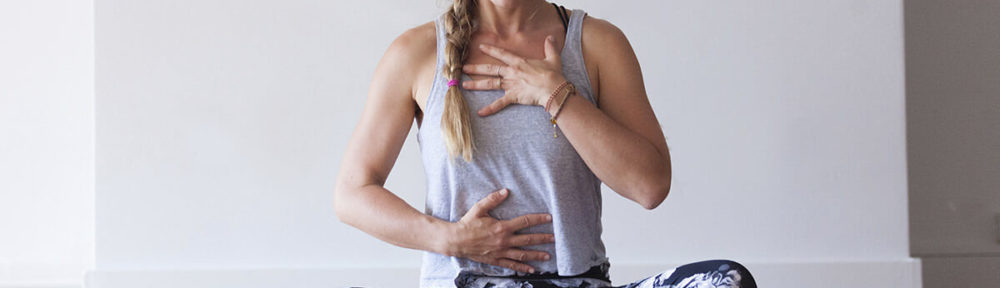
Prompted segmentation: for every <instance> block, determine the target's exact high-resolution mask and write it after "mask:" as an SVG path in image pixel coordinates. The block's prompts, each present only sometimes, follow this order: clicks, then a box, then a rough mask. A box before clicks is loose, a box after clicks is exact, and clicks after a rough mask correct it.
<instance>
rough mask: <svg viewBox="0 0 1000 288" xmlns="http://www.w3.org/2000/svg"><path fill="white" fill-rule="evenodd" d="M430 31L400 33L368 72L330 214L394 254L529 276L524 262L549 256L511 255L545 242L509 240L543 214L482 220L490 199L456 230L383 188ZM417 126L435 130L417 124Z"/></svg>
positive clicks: (494, 197) (428, 27) (431, 46)
mask: <svg viewBox="0 0 1000 288" xmlns="http://www.w3.org/2000/svg"><path fill="white" fill-rule="evenodd" d="M433 33H434V26H433V23H428V24H425V25H424V26H420V27H417V28H415V29H412V30H410V31H407V32H406V33H404V34H403V35H402V36H400V37H399V38H397V39H396V41H394V42H393V44H392V45H391V46H390V47H389V49H388V51H386V53H385V56H383V58H382V61H380V62H379V65H378V67H377V68H376V69H375V75H374V77H373V79H372V83H371V87H370V90H369V91H370V92H369V95H368V100H367V103H366V104H365V109H364V112H362V116H361V121H360V122H359V123H358V125H357V127H355V130H354V133H353V134H352V135H351V140H350V142H349V143H348V145H347V151H346V152H345V153H344V158H343V160H342V163H341V167H340V172H339V174H338V177H337V185H336V192H335V196H334V209H335V210H336V212H337V217H338V218H339V219H340V220H341V221H342V222H344V223H347V224H348V225H351V226H353V227H355V228H358V229H360V230H362V231H364V232H365V233H368V234H370V235H372V236H375V237H376V238H378V239H380V240H382V241H385V242H388V243H391V244H394V245H396V246H400V247H405V248H410V249H418V250H424V251H430V252H435V253H438V254H442V255H448V256H455V257H463V258H468V259H471V260H474V261H477V262H481V263H486V264H490V265H496V266H503V267H506V268H510V269H514V270H517V271H521V272H529V273H533V272H534V269H533V268H532V267H531V266H528V265H526V264H523V263H522V262H525V261H531V260H536V261H539V260H541V261H544V260H549V259H550V257H551V255H548V254H547V253H545V252H540V251H529V250H524V249H520V248H519V247H523V246H531V245H536V244H544V243H552V242H554V241H555V237H554V235H552V234H542V233H532V234H515V232H517V231H520V230H522V229H524V228H527V227H531V226H535V225H539V224H544V223H548V222H550V221H551V217H550V215H548V214H529V215H522V216H519V217H516V218H514V219H510V220H504V221H500V220H497V219H495V218H493V217H491V216H490V215H489V214H488V212H489V211H490V210H491V209H493V208H495V207H496V206H497V205H499V204H500V203H502V202H503V201H504V200H505V199H506V198H507V194H508V191H506V190H505V189H504V190H500V191H494V193H491V194H490V196H487V197H486V198H484V199H482V200H480V201H479V202H477V203H476V205H475V206H474V207H470V210H469V212H468V213H466V215H464V216H463V217H462V218H461V219H460V220H459V221H457V222H454V223H452V222H448V221H444V220H441V219H438V218H435V217H433V216H430V215H426V214H423V213H421V212H420V211H417V210H416V209H414V208H413V207H412V206H410V205H409V204H408V203H406V201H403V200H402V199H400V198H399V197H397V196H396V195H395V194H393V193H392V192H390V191H389V190H386V189H385V188H384V187H383V184H385V181H386V179H387V178H388V176H389V172H390V171H391V170H392V166H393V165H394V164H395V162H396V158H397V157H398V156H399V152H400V149H401V148H402V145H403V143H404V141H405V140H406V139H405V138H406V135H407V132H408V131H409V129H410V127H411V126H412V124H413V119H414V116H415V113H416V112H415V111H416V109H417V107H418V106H417V105H416V103H415V101H414V100H413V97H412V96H413V95H414V93H415V90H416V85H414V84H415V83H416V81H417V79H418V78H419V77H417V76H415V75H418V73H415V72H414V71H420V69H422V68H421V67H422V66H421V65H422V64H426V63H422V61H428V59H427V58H430V59H429V61H432V64H433V60H435V58H434V57H425V56H426V55H434V53H435V50H436V46H435V38H434V37H435V35H434V34H433ZM422 125H438V123H424V124H422Z"/></svg>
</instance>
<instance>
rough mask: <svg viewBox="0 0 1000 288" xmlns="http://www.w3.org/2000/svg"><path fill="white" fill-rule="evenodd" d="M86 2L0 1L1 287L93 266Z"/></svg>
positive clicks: (68, 275)
mask: <svg viewBox="0 0 1000 288" xmlns="http://www.w3.org/2000/svg"><path fill="white" fill-rule="evenodd" d="M93 11H94V10H93V4H92V2H91V1H79V0H39V1H0V287H34V285H40V286H44V287H48V288H57V287H64V286H70V287H71V285H76V287H79V284H80V283H81V281H82V280H83V277H84V276H83V274H84V271H86V270H87V269H92V268H93V267H94V14H93Z"/></svg>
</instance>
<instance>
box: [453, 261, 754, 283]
mask: <svg viewBox="0 0 1000 288" xmlns="http://www.w3.org/2000/svg"><path fill="white" fill-rule="evenodd" d="M595 270H596V272H597V274H598V276H599V277H569V278H564V277H556V278H550V279H539V278H533V279H523V278H516V277H490V276H481V275H473V274H465V273H462V274H459V276H458V278H456V279H455V285H456V286H457V287H459V288H570V287H574V288H757V283H756V282H755V281H754V279H753V275H750V271H749V270H747V268H746V267H743V265H742V264H740V263H737V262H735V261H730V260H709V261H702V262H695V263H690V264H686V265H683V266H680V267H677V268H674V269H672V270H668V271H665V272H663V273H660V274H657V275H654V276H651V277H648V278H646V279H642V280H639V281H636V282H633V283H631V284H628V285H625V286H614V287H613V286H611V285H610V284H609V283H610V281H608V276H607V272H608V265H602V266H600V267H594V269H592V271H595ZM596 278H602V279H596Z"/></svg>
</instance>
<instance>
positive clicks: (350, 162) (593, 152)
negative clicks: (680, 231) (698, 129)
mask: <svg viewBox="0 0 1000 288" xmlns="http://www.w3.org/2000/svg"><path fill="white" fill-rule="evenodd" d="M370 89H371V90H370V93H369V96H368V100H367V104H366V105H365V109H364V112H363V114H362V118H361V121H360V122H359V124H358V126H357V127H356V129H355V132H354V134H353V135H352V136H351V140H350V143H349V145H348V147H347V151H346V153H345V155H344V158H343V164H342V166H341V169H340V174H339V176H338V181H337V189H336V197H335V198H336V199H335V204H336V207H335V209H336V211H337V215H338V217H339V218H340V219H341V221H343V222H345V223H347V224H349V225H352V226H354V227H356V228H358V229H361V230H362V231H365V232H366V233H369V234H371V235H373V236H375V237H377V238H379V239H381V240H383V241H386V242H389V243H392V244H395V245H398V246H401V247H406V248H412V249H420V250H423V251H426V253H424V259H423V266H422V269H421V279H420V287H456V286H457V287H522V286H525V287H608V286H610V285H611V283H610V280H609V277H608V267H609V265H610V264H609V263H608V259H607V257H606V256H605V250H604V244H603V243H602V242H601V237H600V236H601V221H600V214H601V195H600V185H601V182H604V183H606V184H607V185H608V187H610V188H611V189H612V190H614V191H615V192H617V193H618V194H621V195H622V196H624V197H626V198H628V199H630V200H633V201H635V202H636V203H638V204H639V205H641V206H642V207H644V208H646V209H653V208H655V207H657V206H658V205H659V204H660V203H661V202H662V201H663V199H664V198H666V196H667V193H668V191H669V189H670V177H671V176H670V175H671V170H670V155H669V152H668V151H667V144H666V140H665V139H664V137H663V134H662V132H661V130H660V127H659V124H658V122H657V120H656V117H655V115H654V114H653V110H652V108H651V107H650V105H649V101H648V99H647V98H646V93H645V88H644V87H643V82H642V75H641V72H640V69H639V63H638V62H637V60H636V57H635V54H634V53H633V51H632V48H631V46H630V45H629V43H628V40H627V39H626V38H625V36H624V34H623V33H622V32H621V31H620V30H618V28H616V27H615V26H613V25H612V24H610V23H608V22H606V21H603V20H599V19H596V18H591V17H587V16H585V13H584V12H583V11H581V10H572V11H569V10H566V9H565V8H561V6H558V5H555V4H551V3H547V2H545V1H542V0H520V1H518V0H479V1H476V0H455V1H454V3H453V5H452V6H451V8H450V9H449V10H447V11H446V12H445V13H444V15H442V16H441V17H440V18H439V19H437V20H435V21H432V22H429V23H426V24H424V25H421V26H418V27H416V28H413V29H410V30H409V31H406V32H405V33H403V34H402V35H401V36H399V37H398V38H397V39H396V40H395V41H394V42H393V43H392V44H391V45H390V47H389V49H388V50H387V52H386V53H385V55H384V57H383V58H382V60H381V61H380V62H379V64H378V67H377V68H376V71H375V76H374V78H373V80H372V83H371V88H370ZM473 109H475V110H473ZM471 111H475V112H476V113H475V115H472V112H471ZM414 119H416V121H417V124H418V127H419V128H418V133H417V140H418V141H419V143H420V148H421V153H422V157H423V164H424V170H425V173H426V176H427V206H426V209H425V210H426V213H427V214H424V213H421V212H419V211H418V210H416V209H414V208H413V207H411V206H409V205H408V204H407V203H406V202H404V201H403V200H401V199H400V198H398V197H396V196H395V195H394V194H393V193H391V192H390V191H388V190H386V189H385V188H383V187H382V184H383V183H384V181H385V179H386V178H387V177H388V175H389V171H390V170H391V169H392V166H393V164H394V162H395V159H396V157H397V156H398V154H399V151H400V148H401V146H402V145H403V142H404V140H405V138H406V135H407V132H408V130H409V128H410V125H411V123H412V122H411V121H413V120H414ZM527 284H530V285H527ZM706 284H708V285H711V286H698V287H716V286H718V287H740V285H742V287H755V285H754V284H753V279H752V277H751V276H750V274H749V273H748V272H747V271H746V269H745V268H743V267H742V265H739V264H738V263H735V262H732V261H724V260H716V261H706V262H699V263H693V264H689V265H685V266H682V267H679V268H677V269H675V270H673V271H668V272H665V273H663V274H660V275H655V276H653V277H649V278H647V279H644V280H643V281H639V282H636V283H632V284H630V285H629V287H673V286H671V285H706ZM727 285H728V286H727Z"/></svg>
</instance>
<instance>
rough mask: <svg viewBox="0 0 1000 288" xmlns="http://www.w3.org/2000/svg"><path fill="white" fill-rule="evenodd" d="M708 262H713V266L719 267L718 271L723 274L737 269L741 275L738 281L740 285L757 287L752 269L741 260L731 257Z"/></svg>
mask: <svg viewBox="0 0 1000 288" xmlns="http://www.w3.org/2000/svg"><path fill="white" fill-rule="evenodd" d="M706 262H709V263H711V266H714V267H717V268H716V271H718V272H719V273H721V274H723V275H726V274H730V273H732V272H733V271H735V272H736V273H737V274H738V275H739V278H738V279H739V280H738V282H739V286H740V287H749V288H756V287H757V283H756V281H754V279H753V275H752V274H751V273H750V270H749V269H747V267H746V266H744V265H743V264H742V263H740V262H736V261H733V260H729V259H717V260H709V261H706Z"/></svg>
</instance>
